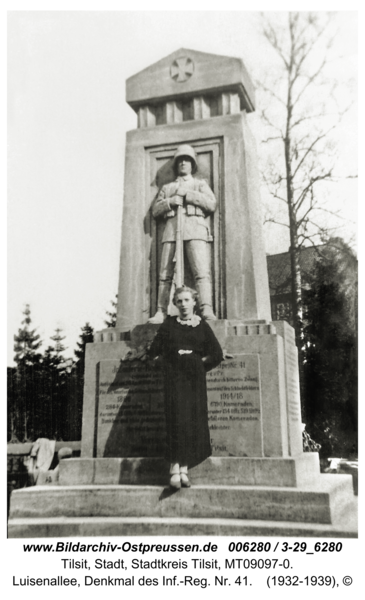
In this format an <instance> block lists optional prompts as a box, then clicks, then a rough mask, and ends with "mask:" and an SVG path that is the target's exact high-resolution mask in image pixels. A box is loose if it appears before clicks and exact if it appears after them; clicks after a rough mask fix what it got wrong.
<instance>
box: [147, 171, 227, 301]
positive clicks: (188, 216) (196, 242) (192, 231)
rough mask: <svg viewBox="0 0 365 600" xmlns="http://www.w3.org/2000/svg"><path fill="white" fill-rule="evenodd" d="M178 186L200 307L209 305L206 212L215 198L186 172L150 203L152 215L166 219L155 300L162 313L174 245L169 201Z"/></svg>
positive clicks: (173, 218)
mask: <svg viewBox="0 0 365 600" xmlns="http://www.w3.org/2000/svg"><path fill="white" fill-rule="evenodd" d="M179 189H180V190H181V189H182V190H183V191H184V196H185V198H184V205H183V223H182V227H183V232H182V239H183V240H184V247H185V252H186V255H187V258H188V261H189V264H190V267H191V270H192V273H193V275H194V279H195V286H196V288H197V291H198V294H199V302H200V306H201V308H202V307H203V306H204V305H206V306H211V304H212V284H211V276H210V270H211V267H210V253H209V252H208V247H207V243H208V242H211V241H212V239H213V238H212V236H211V233H210V229H209V215H210V214H211V213H213V212H214V211H215V209H216V206H217V201H216V198H215V196H214V194H213V192H212V190H211V189H210V187H209V185H208V184H207V182H206V181H205V180H204V179H195V178H194V177H192V176H191V175H185V176H179V177H177V179H176V180H175V181H173V182H171V183H168V184H166V185H164V186H163V187H162V188H161V190H160V192H159V194H158V196H157V198H156V200H155V202H154V204H153V206H152V215H153V216H154V218H155V219H164V221H165V226H164V232H163V236H162V256H161V267H160V277H159V294H158V303H157V304H158V306H157V308H158V310H162V311H163V312H165V311H166V309H167V305H168V302H169V295H170V288H171V283H172V279H173V275H174V262H173V259H174V256H175V246H176V227H177V210H176V207H172V206H171V205H170V201H171V200H172V198H173V197H174V196H176V195H178V192H179ZM180 198H181V196H180Z"/></svg>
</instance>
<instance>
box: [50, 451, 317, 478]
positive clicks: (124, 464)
mask: <svg viewBox="0 0 365 600" xmlns="http://www.w3.org/2000/svg"><path fill="white" fill-rule="evenodd" d="M189 476H190V479H191V481H192V483H193V485H210V484H215V485H260V486H269V487H270V486H275V487H282V486H283V487H297V486H302V485H305V484H311V483H315V482H316V481H318V478H319V459H318V454H317V453H316V452H306V453H303V454H301V455H300V456H297V457H293V458H292V457H291V458H241V457H238V458H233V457H226V456H224V457H210V458H208V459H207V460H205V461H204V462H203V463H201V464H200V465H198V466H197V467H195V468H194V469H191V470H190V471H189ZM168 480H169V465H168V464H167V462H166V461H165V460H163V459H162V458H75V459H67V460H62V461H61V462H60V472H59V483H60V485H80V484H81V485H92V484H94V485H118V484H125V485H166V483H167V482H168Z"/></svg>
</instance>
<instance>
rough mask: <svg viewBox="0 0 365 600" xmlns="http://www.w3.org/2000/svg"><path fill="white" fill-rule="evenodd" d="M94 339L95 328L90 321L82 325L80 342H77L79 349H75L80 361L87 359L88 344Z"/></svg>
mask: <svg viewBox="0 0 365 600" xmlns="http://www.w3.org/2000/svg"><path fill="white" fill-rule="evenodd" d="M93 341H94V328H93V327H91V325H90V323H85V325H84V327H81V333H80V342H77V345H78V350H75V356H76V358H78V360H79V361H80V360H81V361H85V347H86V344H88V343H89V342H93Z"/></svg>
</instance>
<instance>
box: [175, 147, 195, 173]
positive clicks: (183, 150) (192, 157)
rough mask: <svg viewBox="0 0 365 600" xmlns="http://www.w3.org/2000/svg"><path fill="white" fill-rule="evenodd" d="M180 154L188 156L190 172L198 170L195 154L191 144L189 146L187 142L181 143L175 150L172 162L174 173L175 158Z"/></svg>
mask: <svg viewBox="0 0 365 600" xmlns="http://www.w3.org/2000/svg"><path fill="white" fill-rule="evenodd" d="M181 156H188V157H189V158H190V160H191V162H192V167H193V168H192V173H196V172H197V170H198V165H197V162H196V155H195V150H194V148H193V147H192V146H189V144H182V145H181V146H179V147H178V149H177V150H176V152H175V156H174V163H173V167H174V171H175V173H176V163H177V159H178V158H180V157H181Z"/></svg>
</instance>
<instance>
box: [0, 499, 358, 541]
mask: <svg viewBox="0 0 365 600" xmlns="http://www.w3.org/2000/svg"><path fill="white" fill-rule="evenodd" d="M148 535H151V536H152V535H153V536H165V535H166V536H179V535H181V536H230V537H233V536H241V537H244V536H246V537H253V536H262V537H292V538H303V537H314V538H357V536H358V534H357V498H353V499H352V500H351V502H350V503H349V504H348V505H347V506H346V510H345V512H344V513H343V514H340V515H338V516H337V518H336V519H335V522H334V523H332V524H331V525H325V524H319V523H303V522H299V523H290V522H287V521H257V520H256V521H255V520H242V519H202V518H199V519H189V518H179V519H176V518H158V517H88V518H84V517H83V518H80V517H70V518H65V517H53V518H43V519H13V520H12V521H11V522H10V523H9V529H8V536H9V538H61V537H72V538H76V537H111V536H119V537H130V536H148Z"/></svg>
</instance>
